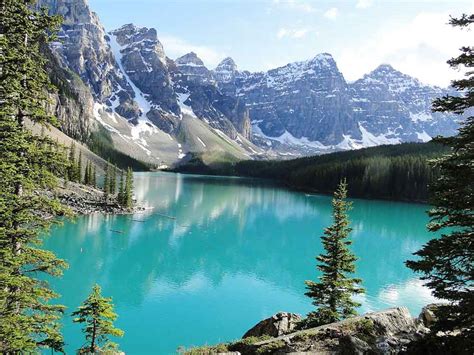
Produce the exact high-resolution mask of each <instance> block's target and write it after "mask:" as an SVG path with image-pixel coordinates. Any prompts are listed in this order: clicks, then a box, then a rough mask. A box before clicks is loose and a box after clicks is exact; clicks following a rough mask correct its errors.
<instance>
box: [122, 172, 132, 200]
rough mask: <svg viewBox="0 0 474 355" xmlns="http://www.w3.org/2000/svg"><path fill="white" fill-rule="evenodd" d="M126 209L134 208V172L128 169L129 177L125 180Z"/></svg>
mask: <svg viewBox="0 0 474 355" xmlns="http://www.w3.org/2000/svg"><path fill="white" fill-rule="evenodd" d="M124 207H126V208H132V207H133V171H132V169H131V168H128V169H127V176H126V178H125V195H124Z"/></svg>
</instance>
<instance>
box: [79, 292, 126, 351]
mask: <svg viewBox="0 0 474 355" xmlns="http://www.w3.org/2000/svg"><path fill="white" fill-rule="evenodd" d="M72 315H73V316H75V317H77V318H74V320H73V321H74V322H75V323H84V324H85V326H84V328H83V330H82V331H83V332H84V333H85V334H86V340H87V342H88V345H87V346H85V347H84V348H82V349H80V352H86V353H96V352H97V351H99V350H103V348H101V346H106V347H110V346H113V345H115V344H113V343H111V342H109V341H108V336H109V335H112V336H117V337H122V336H123V334H124V332H123V331H122V330H120V329H118V328H115V327H114V324H113V322H114V321H115V320H116V319H117V314H115V313H114V306H113V303H112V298H106V297H103V296H102V294H101V289H100V286H99V285H94V287H93V288H92V292H91V294H90V295H89V297H87V299H86V300H85V301H84V302H83V304H82V305H81V306H80V307H79V308H78V309H77V311H75V312H73V313H72Z"/></svg>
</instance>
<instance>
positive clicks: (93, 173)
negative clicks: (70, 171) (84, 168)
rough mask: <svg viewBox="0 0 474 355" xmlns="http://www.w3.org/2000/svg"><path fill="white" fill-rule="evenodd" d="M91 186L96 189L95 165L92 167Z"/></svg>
mask: <svg viewBox="0 0 474 355" xmlns="http://www.w3.org/2000/svg"><path fill="white" fill-rule="evenodd" d="M91 182H92V186H93V187H97V172H96V167H95V164H93V165H92V181H91Z"/></svg>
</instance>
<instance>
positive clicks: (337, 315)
mask: <svg viewBox="0 0 474 355" xmlns="http://www.w3.org/2000/svg"><path fill="white" fill-rule="evenodd" d="M346 197H347V183H346V182H345V181H341V183H340V184H339V186H338V188H337V190H336V192H335V193H334V199H333V201H332V206H333V219H334V222H333V224H332V225H331V226H330V227H328V228H326V229H325V231H324V236H323V237H322V238H321V239H322V241H323V246H324V250H325V251H326V253H325V254H321V255H319V256H318V257H316V259H317V261H318V262H319V264H318V269H319V270H320V271H321V273H322V275H321V276H320V277H319V282H317V283H316V282H313V281H306V288H307V289H308V292H306V296H308V297H310V298H312V299H313V305H315V306H316V307H317V309H316V311H313V312H311V313H309V314H308V318H307V320H306V322H305V323H306V326H307V327H314V326H319V325H323V324H328V323H332V322H337V321H340V320H342V319H345V318H348V317H351V316H354V315H356V314H357V313H356V310H355V308H356V307H358V306H360V304H359V303H357V302H354V301H353V300H352V299H351V296H352V295H353V294H359V293H363V292H364V289H362V288H361V287H359V286H358V284H360V283H361V280H360V279H356V278H351V277H349V276H347V275H348V274H352V273H354V272H355V265H354V263H355V261H356V260H357V258H356V257H355V256H354V255H353V254H352V253H351V251H350V250H349V248H348V247H349V245H351V244H352V241H351V240H349V239H348V238H349V233H350V232H351V230H352V228H350V227H349V218H348V212H349V210H350V209H351V203H350V202H347V201H346Z"/></svg>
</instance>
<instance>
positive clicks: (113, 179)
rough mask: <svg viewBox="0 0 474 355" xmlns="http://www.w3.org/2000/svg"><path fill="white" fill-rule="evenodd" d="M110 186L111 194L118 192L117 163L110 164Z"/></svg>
mask: <svg viewBox="0 0 474 355" xmlns="http://www.w3.org/2000/svg"><path fill="white" fill-rule="evenodd" d="M109 183H110V187H109V191H110V194H111V195H115V193H116V192H117V167H116V166H115V165H111V166H110V180H109Z"/></svg>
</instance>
